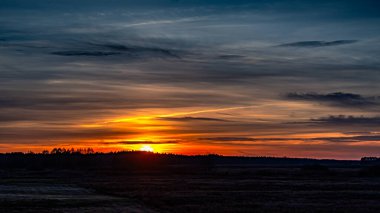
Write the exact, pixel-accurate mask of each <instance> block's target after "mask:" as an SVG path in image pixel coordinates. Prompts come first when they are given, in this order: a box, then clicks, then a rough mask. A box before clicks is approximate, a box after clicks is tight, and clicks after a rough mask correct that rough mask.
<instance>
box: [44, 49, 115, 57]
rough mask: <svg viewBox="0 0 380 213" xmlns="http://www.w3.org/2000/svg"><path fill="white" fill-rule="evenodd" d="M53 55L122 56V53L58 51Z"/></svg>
mask: <svg viewBox="0 0 380 213" xmlns="http://www.w3.org/2000/svg"><path fill="white" fill-rule="evenodd" d="M51 54H53V55H59V56H110V55H120V54H121V53H120V52H101V51H75V50H71V51H56V52H52V53H51Z"/></svg>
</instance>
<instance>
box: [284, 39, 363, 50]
mask: <svg viewBox="0 0 380 213" xmlns="http://www.w3.org/2000/svg"><path fill="white" fill-rule="evenodd" d="M356 42H358V40H336V41H299V42H294V43H286V44H280V45H278V46H279V47H301V48H308V47H309V48H310V47H330V46H339V45H347V44H353V43H356Z"/></svg>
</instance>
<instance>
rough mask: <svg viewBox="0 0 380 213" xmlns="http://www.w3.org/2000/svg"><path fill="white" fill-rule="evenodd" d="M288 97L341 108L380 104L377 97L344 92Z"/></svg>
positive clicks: (300, 94)
mask: <svg viewBox="0 0 380 213" xmlns="http://www.w3.org/2000/svg"><path fill="white" fill-rule="evenodd" d="M286 97H287V98H288V99H290V100H299V101H312V102H321V103H327V104H331V105H335V106H341V107H371V106H377V105H379V104H380V103H379V98H378V97H377V96H376V97H374V96H362V95H359V94H354V93H344V92H335V93H327V94H320V93H288V94H287V96H286Z"/></svg>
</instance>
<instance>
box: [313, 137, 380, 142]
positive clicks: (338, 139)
mask: <svg viewBox="0 0 380 213" xmlns="http://www.w3.org/2000/svg"><path fill="white" fill-rule="evenodd" d="M311 140H321V141H328V142H334V143H357V142H377V141H380V135H359V136H353V137H320V138H313V139H311Z"/></svg>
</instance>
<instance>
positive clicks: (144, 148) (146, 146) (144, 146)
mask: <svg viewBox="0 0 380 213" xmlns="http://www.w3.org/2000/svg"><path fill="white" fill-rule="evenodd" d="M140 151H144V152H153V151H154V149H153V148H152V147H151V146H149V145H143V146H142V147H141V148H140Z"/></svg>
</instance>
